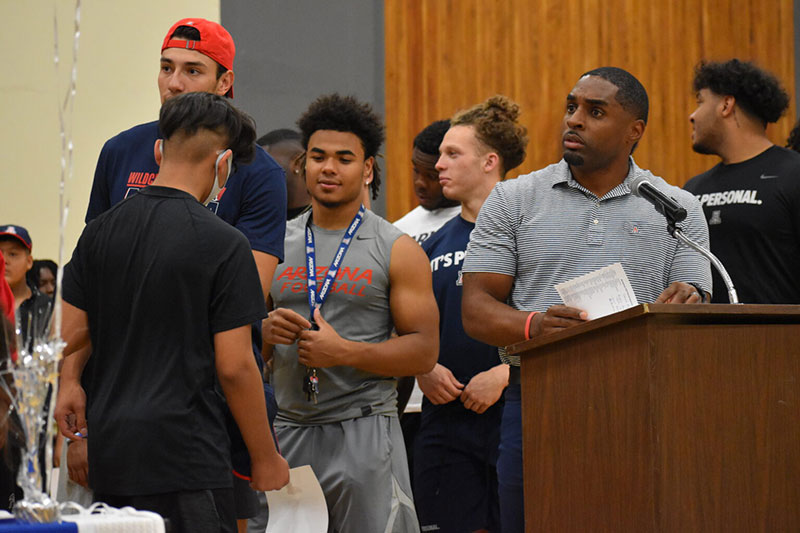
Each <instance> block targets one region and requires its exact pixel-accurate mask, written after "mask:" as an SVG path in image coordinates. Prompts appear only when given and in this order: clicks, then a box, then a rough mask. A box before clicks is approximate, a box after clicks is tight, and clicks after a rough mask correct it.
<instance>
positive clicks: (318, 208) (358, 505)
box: [264, 94, 438, 533]
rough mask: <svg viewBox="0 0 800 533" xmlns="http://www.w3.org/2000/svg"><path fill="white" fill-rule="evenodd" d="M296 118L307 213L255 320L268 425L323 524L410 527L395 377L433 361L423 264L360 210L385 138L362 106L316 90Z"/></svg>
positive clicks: (293, 228) (413, 522)
mask: <svg viewBox="0 0 800 533" xmlns="http://www.w3.org/2000/svg"><path fill="white" fill-rule="evenodd" d="M298 126H299V127H300V131H301V132H302V134H303V144H304V146H305V147H306V163H305V176H306V184H307V186H308V190H309V193H310V194H311V210H310V211H308V212H307V213H304V214H302V215H301V216H299V217H297V218H296V219H294V220H292V221H291V222H289V224H288V225H287V228H286V260H285V262H284V263H283V264H282V265H281V266H280V267H279V269H278V272H276V274H275V279H274V280H273V283H272V291H271V294H270V298H271V301H272V304H273V305H274V308H275V309H274V310H273V311H271V312H270V314H269V317H268V318H267V320H265V325H264V330H265V336H264V337H265V339H266V340H267V342H269V343H270V344H272V345H274V352H273V373H272V380H273V385H274V387H275V393H276V396H277V398H278V405H279V406H280V409H279V412H278V417H277V419H276V421H275V431H276V433H277V435H278V440H279V442H280V443H281V450H282V452H283V453H284V454H285V455H286V458H287V460H288V461H289V464H290V465H291V466H300V465H304V464H310V465H311V467H312V468H313V470H314V473H315V474H316V476H317V477H318V479H319V482H320V484H321V486H322V490H323V492H324V494H325V499H326V502H327V505H328V513H329V517H330V521H329V526H328V531H330V532H334V531H335V532H338V533H347V532H359V533H360V532H365V531H386V532H412V531H419V523H418V521H417V517H416V513H415V510H414V503H413V501H412V499H411V487H410V482H409V476H408V466H407V464H406V454H405V447H404V445H403V437H402V434H401V431H400V425H399V422H398V420H397V405H396V379H395V377H393V376H404V375H413V374H418V373H424V372H427V371H429V370H430V369H431V368H432V367H433V364H434V362H435V360H436V348H437V346H438V313H437V310H436V302H435V300H434V298H433V292H432V290H431V271H430V266H429V264H428V261H427V258H426V257H425V254H424V253H423V251H422V249H421V248H420V247H419V245H418V244H417V243H415V242H414V241H413V240H412V239H411V238H410V237H409V236H407V235H404V234H403V233H402V232H401V231H400V230H398V229H397V228H395V227H394V226H393V225H392V224H390V223H389V222H387V221H385V220H383V219H382V218H380V217H379V216H377V215H375V214H374V213H372V212H371V211H369V210H366V209H365V208H364V206H363V198H364V195H363V191H364V187H365V185H368V186H369V187H370V188H371V189H372V190H373V192H375V190H376V187H375V186H374V181H373V179H374V177H376V175H377V173H376V172H375V168H374V166H373V162H374V158H375V156H376V155H377V153H378V149H379V147H380V145H381V143H382V142H383V138H384V133H383V130H384V129H383V124H382V122H381V119H380V118H379V117H378V116H377V115H376V114H375V113H374V112H373V111H372V108H371V107H370V106H369V105H367V104H364V103H361V102H359V101H358V100H356V99H355V98H353V97H343V96H340V95H338V94H332V95H326V96H322V97H320V98H318V99H317V100H315V101H314V102H313V103H312V104H311V105H310V106H309V108H308V110H307V111H306V112H305V113H304V114H303V115H302V116H301V117H300V119H299V121H298ZM329 265H330V266H329ZM393 329H394V330H396V332H397V336H392V330H393Z"/></svg>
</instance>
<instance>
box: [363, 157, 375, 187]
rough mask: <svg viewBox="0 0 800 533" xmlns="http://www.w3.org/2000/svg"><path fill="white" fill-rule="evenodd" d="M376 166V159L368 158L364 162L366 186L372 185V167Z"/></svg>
mask: <svg viewBox="0 0 800 533" xmlns="http://www.w3.org/2000/svg"><path fill="white" fill-rule="evenodd" d="M374 164H375V158H374V157H368V158H367V159H366V160H364V175H363V179H364V185H369V184H370V183H372V166H373V165H374Z"/></svg>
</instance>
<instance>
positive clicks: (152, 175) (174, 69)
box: [81, 18, 286, 518]
mask: <svg viewBox="0 0 800 533" xmlns="http://www.w3.org/2000/svg"><path fill="white" fill-rule="evenodd" d="M235 54H236V47H235V45H234V42H233V38H232V37H231V35H230V34H229V33H228V32H227V30H225V28H223V27H222V26H221V25H219V24H218V23H216V22H212V21H209V20H205V19H200V18H185V19H181V20H179V21H178V22H176V23H175V24H173V25H172V27H170V29H169V31H167V33H166V35H165V37H164V40H163V42H162V43H161V57H160V69H159V73H158V80H157V81H158V89H159V94H160V96H161V103H162V104H163V103H164V102H166V101H167V100H169V99H170V98H172V97H173V96H177V95H180V94H183V93H188V92H206V93H213V94H218V95H224V96H227V97H230V98H232V97H233V82H234V73H233V63H234V57H235ZM162 137H163V135H162V133H161V131H160V129H159V123H158V121H154V122H148V123H146V124H140V125H138V126H134V127H133V128H131V129H129V130H126V131H124V132H122V133H120V134H118V135H116V136H115V137H113V138H111V139H109V140H108V141H107V142H106V143H105V145H104V146H103V149H102V151H101V152H100V157H99V158H98V162H97V167H96V169H95V175H94V182H93V184H92V192H91V196H90V198H89V208H88V210H87V213H86V222H87V223H88V222H90V221H91V220H93V219H94V218H96V217H97V216H98V215H100V214H102V213H103V212H105V211H107V210H108V209H110V208H111V207H113V206H114V205H115V204H117V203H119V202H121V201H123V200H124V199H126V198H129V197H131V196H133V195H134V194H136V193H138V192H139V191H140V190H142V189H143V188H144V187H147V186H148V185H150V184H151V183H152V182H153V181H154V180H155V179H156V176H157V175H158V172H159V166H158V164H157V163H156V160H155V157H154V153H153V147H154V145H155V143H156V141H158V140H159V139H161V138H162ZM167 150H168V148H167ZM255 152H256V153H255V157H254V158H253V160H252V161H251V162H250V163H247V164H238V165H235V166H234V168H233V172H232V173H231V174H230V177H229V178H228V180H227V182H226V183H225V186H224V188H223V189H222V190H221V191H220V192H219V193H218V194H214V195H212V196H213V197H211V198H209V200H207V201H206V205H207V207H208V208H209V209H210V210H211V211H212V212H214V213H216V214H217V216H219V217H220V218H222V219H223V220H225V221H226V222H228V223H229V224H231V225H232V226H234V227H236V228H237V229H238V230H239V231H241V232H242V233H243V234H244V236H245V237H247V239H248V241H249V242H250V248H251V249H252V252H253V258H254V260H255V263H256V267H257V268H258V274H259V279H260V281H261V285H262V290H263V292H264V294H269V288H270V284H271V282H272V276H273V274H274V272H275V267H276V266H277V264H278V262H279V261H282V260H283V238H284V234H285V230H286V180H285V177H284V171H283V169H282V168H281V167H280V165H278V163H276V162H275V161H274V160H273V159H272V158H271V157H270V156H269V155H267V153H266V152H265V151H264V150H263V149H261V147H259V146H255ZM210 253H212V254H213V253H214V251H213V250H212V251H210ZM121 275H122V274H121ZM120 305H126V303H125V302H120ZM179 322H180V321H179V320H178V319H177V318H176V324H177V323H179ZM260 331H261V330H260V323H258V324H256V325H254V336H253V340H254V342H253V351H254V356H255V357H256V361H257V362H258V364H259V366H263V360H262V359H261V355H260V353H261V346H260V341H261V338H260V336H261V333H260ZM90 362H91V359H90ZM90 364H91V363H90ZM265 394H266V395H267V403H268V406H269V407H273V406H274V398H273V396H272V392H271V389H270V388H269V385H266V384H265ZM276 411H277V407H276V406H275V409H272V410H271V411H270V416H274V415H273V413H275V412H276ZM231 436H232V439H234V440H235V441H236V440H238V441H241V438H240V437H239V438H237V436H236V435H233V434H232V435H231ZM239 448H241V449H244V448H243V447H242V446H240V447H239ZM244 453H245V455H246V450H245V452H244ZM234 462H235V463H237V462H238V461H237V458H236V455H234ZM245 470H246V469H245ZM240 471H241V469H239V468H238V467H237V472H240ZM244 474H245V475H247V472H244ZM81 477H82V478H84V476H81ZM235 479H236V481H237V483H241V482H242V480H241V479H240V478H235ZM243 487H244V489H246V490H249V487H248V485H247V482H246V481H244V482H243ZM237 494H238V493H237ZM249 496H250V495H249ZM249 496H248V498H241V497H238V496H237V502H243V501H245V500H247V501H248V505H246V506H242V508H240V509H237V516H238V517H239V518H247V517H250V516H253V515H254V514H255V513H256V511H257V507H256V503H255V502H256V500H255V494H254V493H253V494H252V495H251V496H252V498H250V497H249ZM245 507H247V508H246V509H245Z"/></svg>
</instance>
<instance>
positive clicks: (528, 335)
mask: <svg viewBox="0 0 800 533" xmlns="http://www.w3.org/2000/svg"><path fill="white" fill-rule="evenodd" d="M538 312H539V311H531V314H529V315H528V318H527V320H525V340H526V341H529V340H531V320H533V315H535V314H536V313H538Z"/></svg>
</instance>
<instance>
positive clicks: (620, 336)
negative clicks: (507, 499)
mask: <svg viewBox="0 0 800 533" xmlns="http://www.w3.org/2000/svg"><path fill="white" fill-rule="evenodd" d="M508 351H509V353H515V354H520V355H521V356H522V370H521V372H522V418H523V433H522V434H523V455H524V474H525V478H524V479H525V481H524V482H525V522H526V530H527V531H558V532H564V531H636V532H640V531H659V532H673V531H675V532H683V531H725V532H727V531H800V305H791V306H787V305H780V306H779V305H666V304H661V305H658V304H645V305H639V306H637V307H633V308H631V309H628V310H626V311H622V312H620V313H616V314H614V315H610V316H607V317H604V318H601V319H598V320H594V321H591V322H587V323H586V324H582V325H580V326H577V327H575V328H572V329H569V330H565V331H564V332H561V333H557V334H553V335H548V336H545V337H542V338H539V339H533V340H530V341H526V342H524V343H520V344H517V345H514V346H512V347H509V348H508Z"/></svg>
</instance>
